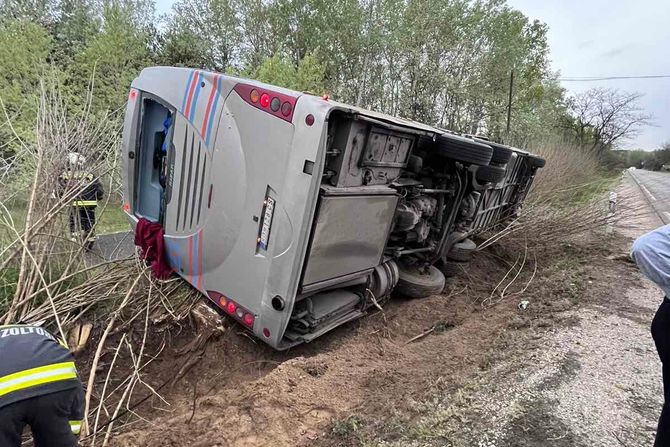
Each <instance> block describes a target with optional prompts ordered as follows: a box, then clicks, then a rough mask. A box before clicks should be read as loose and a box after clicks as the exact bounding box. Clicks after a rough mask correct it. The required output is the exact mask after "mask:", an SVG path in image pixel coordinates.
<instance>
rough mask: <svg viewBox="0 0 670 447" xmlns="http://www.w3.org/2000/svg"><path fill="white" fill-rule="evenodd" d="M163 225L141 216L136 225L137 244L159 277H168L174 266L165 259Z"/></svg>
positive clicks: (155, 274) (143, 257)
mask: <svg viewBox="0 0 670 447" xmlns="http://www.w3.org/2000/svg"><path fill="white" fill-rule="evenodd" d="M164 235H165V230H163V226H162V225H161V224H159V223H156V222H151V221H150V220H147V219H145V218H141V219H140V220H139V221H138V222H137V226H136V227H135V245H137V246H139V247H140V248H141V249H142V250H141V253H140V256H142V259H145V260H146V261H147V262H148V263H149V264H150V265H151V271H152V272H153V273H154V276H155V277H156V278H158V279H168V278H169V277H170V275H171V274H172V268H170V265H169V264H168V262H167V260H166V259H165V242H164V241H163V236H164Z"/></svg>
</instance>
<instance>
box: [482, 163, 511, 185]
mask: <svg viewBox="0 0 670 447" xmlns="http://www.w3.org/2000/svg"><path fill="white" fill-rule="evenodd" d="M506 172H507V166H479V167H478V168H477V173H476V174H475V176H476V177H477V180H478V181H480V182H483V183H498V182H500V181H501V180H503V179H504V178H505V173H506Z"/></svg>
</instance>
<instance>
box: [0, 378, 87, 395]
mask: <svg viewBox="0 0 670 447" xmlns="http://www.w3.org/2000/svg"><path fill="white" fill-rule="evenodd" d="M76 378H77V373H76V372H68V373H63V374H58V375H56V376H50V377H40V378H38V379H34V380H29V381H27V382H21V383H19V384H16V385H14V386H10V387H7V388H4V389H0V396H4V395H5V394H9V393H13V392H14V391H18V390H23V389H26V388H31V387H34V386H37V385H44V384H45V383H52V382H60V381H61V380H68V379H76Z"/></svg>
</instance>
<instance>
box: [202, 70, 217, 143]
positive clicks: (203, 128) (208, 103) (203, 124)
mask: <svg viewBox="0 0 670 447" xmlns="http://www.w3.org/2000/svg"><path fill="white" fill-rule="evenodd" d="M218 79H219V75H218V74H216V75H214V80H213V81H212V91H211V92H209V99H208V100H207V108H206V109H205V119H204V120H203V121H202V130H201V131H200V134H201V135H202V136H203V137H204V136H205V131H206V130H207V121H208V118H209V112H210V109H211V108H212V103H213V102H214V96H215V95H216V81H217V80H218Z"/></svg>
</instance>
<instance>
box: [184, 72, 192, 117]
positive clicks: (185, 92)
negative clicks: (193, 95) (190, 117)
mask: <svg viewBox="0 0 670 447" xmlns="http://www.w3.org/2000/svg"><path fill="white" fill-rule="evenodd" d="M194 73H195V70H191V74H190V75H188V81H187V82H186V90H184V99H182V100H181V111H182V113H184V109H185V108H186V98H188V88H189V87H190V86H191V81H192V80H193V74H194Z"/></svg>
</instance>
